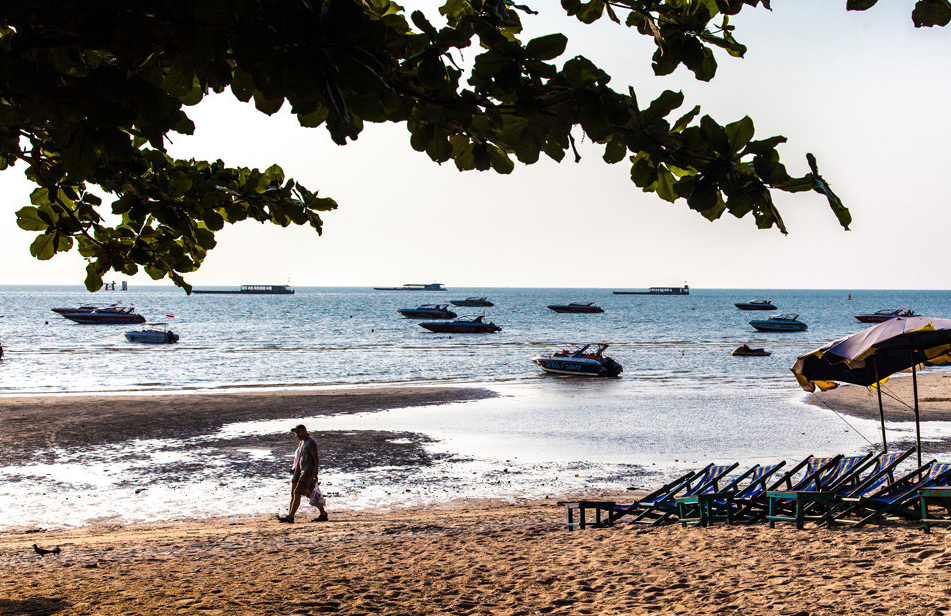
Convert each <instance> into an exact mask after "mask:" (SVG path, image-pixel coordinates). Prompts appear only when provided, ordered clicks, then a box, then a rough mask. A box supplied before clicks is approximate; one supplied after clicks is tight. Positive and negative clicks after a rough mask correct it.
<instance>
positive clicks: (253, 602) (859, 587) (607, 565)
mask: <svg viewBox="0 0 951 616" xmlns="http://www.w3.org/2000/svg"><path fill="white" fill-rule="evenodd" d="M619 498H623V497H622V496H619ZM626 498H630V495H628V496H627V497H626ZM331 515H332V519H331V521H330V522H328V523H298V524H293V525H282V524H278V523H276V522H275V521H273V520H271V519H267V518H263V517H257V518H252V519H247V518H224V519H213V520H205V521H192V522H182V523H175V524H138V525H130V526H126V527H108V526H105V527H103V526H96V527H87V528H81V529H74V530H68V531H51V532H44V533H32V534H24V533H4V534H2V535H0V589H2V590H0V614H11V615H13V614H16V615H21V614H22V615H36V614H77V615H80V614H90V615H91V614H103V615H111V614H249V615H250V614H321V613H336V614H354V615H357V614H368V615H369V614H506V615H508V614H511V615H530V614H549V613H551V614H786V615H790V616H794V615H795V616H806V615H817V616H818V615H830V616H831V615H842V614H856V615H858V614H861V615H867V614H876V613H880V614H916V615H918V614H920V615H923V616H938V615H941V614H947V613H948V610H949V609H951V598H949V596H948V593H947V589H948V587H949V585H951V566H949V565H951V535H949V534H948V533H946V532H944V531H940V530H939V531H935V532H933V533H932V534H930V535H929V534H924V533H922V532H921V531H920V530H918V529H917V528H915V527H913V526H908V525H896V526H887V527H872V528H866V529H860V530H852V529H838V528H837V529H832V530H826V529H816V528H812V527H809V528H807V529H806V530H802V531H796V530H794V529H793V528H791V527H784V528H776V529H773V530H770V529H768V528H766V526H765V525H762V524H759V525H755V526H717V527H710V528H686V529H685V528H681V527H680V526H679V525H672V526H664V527H659V528H652V529H641V528H637V529H633V528H631V527H630V526H623V525H618V526H615V527H614V528H605V529H589V530H585V531H568V530H566V529H565V527H564V520H565V511H564V507H563V506H559V505H557V503H555V502H553V501H543V502H531V503H524V504H517V505H505V504H499V503H485V502H472V503H458V504H456V505H455V506H452V507H435V508H432V507H431V508H425V509H406V510H401V511H399V512H396V513H385V514H384V513H366V512H364V513H359V514H357V513H348V512H336V511H335V512H333V513H332V514H331ZM34 543H37V544H39V545H40V546H41V547H45V548H52V547H53V546H60V547H61V550H62V551H61V553H60V554H59V555H57V556H44V557H41V556H38V555H36V554H35V553H34V552H33V549H32V547H31V546H32V544H34Z"/></svg>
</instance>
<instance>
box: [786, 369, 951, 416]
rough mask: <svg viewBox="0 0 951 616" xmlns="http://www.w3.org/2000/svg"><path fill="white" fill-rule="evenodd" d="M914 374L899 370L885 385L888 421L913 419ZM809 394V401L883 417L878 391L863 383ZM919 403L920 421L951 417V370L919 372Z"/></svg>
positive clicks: (859, 413) (883, 400)
mask: <svg viewBox="0 0 951 616" xmlns="http://www.w3.org/2000/svg"><path fill="white" fill-rule="evenodd" d="M912 380H913V379H912V378H911V374H910V373H909V374H898V375H894V376H892V378H890V379H888V381H886V382H885V384H884V386H883V387H882V409H883V410H884V412H885V421H886V422H914V420H915V412H914V392H913V383H912ZM804 393H805V394H806V396H805V401H806V402H807V403H808V404H811V405H813V406H817V407H819V408H822V409H826V410H828V409H832V410H834V411H836V412H840V413H845V414H847V415H850V416H852V417H858V418H860V419H869V420H874V421H880V420H881V415H880V413H879V408H878V394H877V393H876V392H875V391H874V390H870V389H868V388H867V387H863V386H861V385H852V384H844V385H839V387H836V388H835V389H830V390H829V391H824V392H823V391H819V390H818V389H817V390H816V391H815V393H808V392H804ZM918 407H919V414H920V418H921V421H923V422H925V421H951V372H930V371H925V372H921V371H919V373H918Z"/></svg>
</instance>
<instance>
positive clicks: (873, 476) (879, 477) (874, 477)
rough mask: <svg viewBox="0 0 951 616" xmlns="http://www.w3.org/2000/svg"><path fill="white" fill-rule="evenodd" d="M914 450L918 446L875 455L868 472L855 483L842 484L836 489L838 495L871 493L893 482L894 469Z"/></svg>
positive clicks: (852, 496)
mask: <svg viewBox="0 0 951 616" xmlns="http://www.w3.org/2000/svg"><path fill="white" fill-rule="evenodd" d="M916 451H918V448H917V447H912V448H911V449H908V450H907V451H899V452H894V453H882V454H879V455H878V456H876V457H875V463H874V464H873V465H872V469H871V470H870V471H869V472H868V474H867V475H865V476H864V477H862V478H861V479H859V481H858V482H857V483H855V484H846V485H843V486H842V487H841V488H840V489H839V490H837V493H838V495H839V496H840V497H841V498H858V497H859V496H871V495H873V494H874V493H875V492H877V491H878V490H880V489H881V488H883V487H884V486H886V485H888V484H890V483H894V482H895V469H896V468H897V467H898V465H899V464H901V463H902V462H904V461H905V459H906V458H908V457H909V456H911V455H912V454H913V453H915V452H916Z"/></svg>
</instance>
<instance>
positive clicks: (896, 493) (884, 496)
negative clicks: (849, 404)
mask: <svg viewBox="0 0 951 616" xmlns="http://www.w3.org/2000/svg"><path fill="white" fill-rule="evenodd" d="M934 487H951V464H949V463H946V462H941V463H939V462H935V461H934V460H932V461H931V462H928V463H927V464H924V465H922V466H920V467H918V468H917V469H915V470H914V471H912V472H910V473H908V474H907V475H905V476H904V477H902V478H901V479H898V480H896V481H894V482H892V483H890V484H886V485H885V486H883V487H881V488H880V489H879V490H878V491H877V492H876V493H874V494H871V495H869V496H858V497H849V498H843V499H842V503H843V505H844V507H843V508H842V509H841V510H840V511H839V512H837V513H836V515H835V523H836V524H849V525H851V526H855V527H859V526H865V525H866V524H868V523H869V522H871V521H873V520H876V519H878V518H880V517H882V516H885V515H892V516H896V517H899V518H902V519H905V520H920V519H921V510H920V509H919V507H918V506H917V505H918V492H919V491H920V490H921V489H922V488H934ZM850 516H863V517H861V518H860V519H859V520H857V521H855V520H850V519H848V518H849V517H850Z"/></svg>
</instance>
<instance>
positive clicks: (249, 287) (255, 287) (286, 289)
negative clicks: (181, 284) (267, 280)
mask: <svg viewBox="0 0 951 616" xmlns="http://www.w3.org/2000/svg"><path fill="white" fill-rule="evenodd" d="M192 293H226V294H230V295H293V294H294V289H292V288H291V287H290V286H289V285H286V284H245V285H241V288H240V289H228V290H219V289H192Z"/></svg>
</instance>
